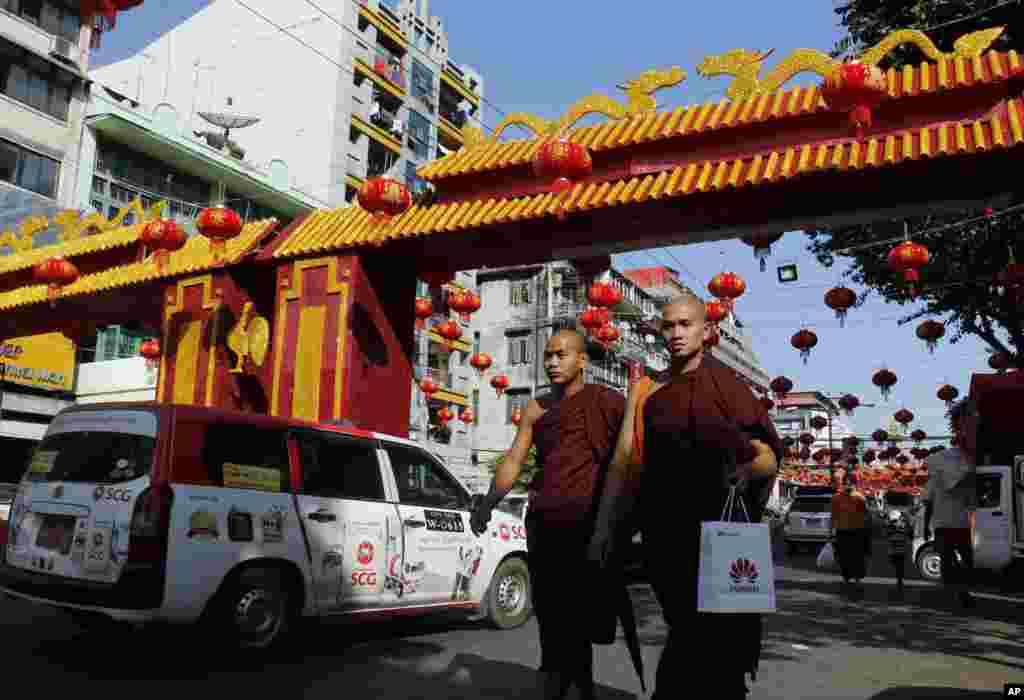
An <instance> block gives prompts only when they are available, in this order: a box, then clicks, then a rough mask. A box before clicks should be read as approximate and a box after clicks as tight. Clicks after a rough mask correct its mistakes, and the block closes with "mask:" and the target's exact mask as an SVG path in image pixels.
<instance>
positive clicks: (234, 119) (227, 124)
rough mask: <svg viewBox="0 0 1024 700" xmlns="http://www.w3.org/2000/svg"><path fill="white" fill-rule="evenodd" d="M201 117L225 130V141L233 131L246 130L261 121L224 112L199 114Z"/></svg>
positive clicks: (256, 118) (257, 118)
mask: <svg viewBox="0 0 1024 700" xmlns="http://www.w3.org/2000/svg"><path fill="white" fill-rule="evenodd" d="M199 116H200V117H202V118H203V119H205V120H206V121H207V122H209V123H210V124H213V125H214V126H219V127H220V128H221V129H224V140H225V141H227V139H228V136H229V135H230V134H231V130H232V129H244V128H245V127H247V126H252V125H253V124H255V123H256V122H258V121H259V120H260V118H259V117H241V116H238V115H237V114H224V113H222V112H199Z"/></svg>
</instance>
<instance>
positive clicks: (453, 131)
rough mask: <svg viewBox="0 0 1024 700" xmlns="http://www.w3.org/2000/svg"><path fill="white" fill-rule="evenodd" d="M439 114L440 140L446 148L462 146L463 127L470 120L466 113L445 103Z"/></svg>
mask: <svg viewBox="0 0 1024 700" xmlns="http://www.w3.org/2000/svg"><path fill="white" fill-rule="evenodd" d="M438 114H440V115H441V118H440V119H438V120H437V127H438V128H437V133H438V141H439V142H442V143H443V145H444V146H445V148H448V149H450V150H456V149H458V148H461V147H462V144H463V137H462V127H463V126H464V125H465V124H466V122H467V121H469V117H467V116H466V113H465V112H463V111H461V110H458V109H452V108H450V107H449V106H447V105H445V104H444V103H442V104H441V107H440V109H439V110H438Z"/></svg>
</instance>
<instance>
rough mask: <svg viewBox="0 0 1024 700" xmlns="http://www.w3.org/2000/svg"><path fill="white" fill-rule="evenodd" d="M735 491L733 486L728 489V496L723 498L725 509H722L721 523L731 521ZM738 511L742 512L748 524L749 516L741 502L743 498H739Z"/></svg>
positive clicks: (744, 504) (734, 504)
mask: <svg viewBox="0 0 1024 700" xmlns="http://www.w3.org/2000/svg"><path fill="white" fill-rule="evenodd" d="M736 491H737V487H736V485H735V484H733V485H732V486H730V487H729V494H728V495H727V496H726V497H725V507H724V508H722V522H723V523H727V522H731V521H732V514H733V510H734V509H735V506H736V500H737V498H736ZM739 503H740V510H741V511H742V512H743V517H745V518H746V519H747V522H748V523H749V522H750V514H749V513H748V512H747V504H746V503H744V502H743V497H742V496H741V497H740V498H739Z"/></svg>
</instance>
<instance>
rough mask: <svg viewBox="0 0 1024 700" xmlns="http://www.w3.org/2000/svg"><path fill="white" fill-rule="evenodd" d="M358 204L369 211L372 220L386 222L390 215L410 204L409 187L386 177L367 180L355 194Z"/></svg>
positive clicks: (394, 214)
mask: <svg viewBox="0 0 1024 700" xmlns="http://www.w3.org/2000/svg"><path fill="white" fill-rule="evenodd" d="M356 197H357V199H358V201H359V206H361V207H362V208H363V209H365V210H366V211H368V212H370V214H371V215H372V218H373V221H374V222H375V223H378V224H383V223H387V222H388V221H390V220H391V217H393V216H398V215H399V214H403V213H405V211H406V210H408V209H409V207H411V206H412V195H411V194H409V188H408V187H406V186H405V185H404V184H402V183H401V182H398V181H396V180H392V179H390V178H387V177H375V178H371V179H369V180H367V181H366V182H364V183H363V184H362V186H361V187H360V188H359V192H358V193H357V195H356Z"/></svg>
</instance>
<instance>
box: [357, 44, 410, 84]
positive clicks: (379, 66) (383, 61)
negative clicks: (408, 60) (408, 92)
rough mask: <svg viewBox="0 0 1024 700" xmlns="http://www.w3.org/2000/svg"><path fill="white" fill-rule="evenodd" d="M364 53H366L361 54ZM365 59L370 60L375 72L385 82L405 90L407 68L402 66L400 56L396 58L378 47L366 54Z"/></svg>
mask: <svg viewBox="0 0 1024 700" xmlns="http://www.w3.org/2000/svg"><path fill="white" fill-rule="evenodd" d="M360 53H364V52H360ZM364 58H365V59H368V62H369V63H370V66H371V67H372V68H373V72H374V73H376V74H377V75H379V76H380V77H382V78H384V79H385V80H387V81H389V82H391V83H393V84H395V85H397V86H398V87H400V88H402V89H403V90H405V89H406V88H407V87H408V83H407V82H406V79H405V67H404V66H403V65H402V59H401V57H400V56H396V55H395V54H393V53H391V52H390V51H388V50H387V49H385V48H383V47H381V46H377V47H375V49H374V50H372V51H370V50H367V51H366V52H365V57H364Z"/></svg>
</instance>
